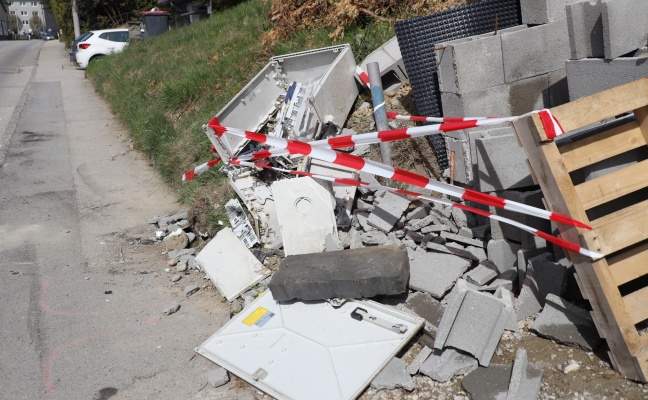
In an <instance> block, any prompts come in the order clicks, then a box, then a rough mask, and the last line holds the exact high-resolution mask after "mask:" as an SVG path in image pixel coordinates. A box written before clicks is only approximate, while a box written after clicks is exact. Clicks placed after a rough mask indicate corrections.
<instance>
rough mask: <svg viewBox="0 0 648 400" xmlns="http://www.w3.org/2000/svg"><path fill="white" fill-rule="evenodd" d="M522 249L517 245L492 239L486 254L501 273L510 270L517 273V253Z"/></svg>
mask: <svg viewBox="0 0 648 400" xmlns="http://www.w3.org/2000/svg"><path fill="white" fill-rule="evenodd" d="M521 248H522V246H520V245H519V244H517V243H512V242H509V241H507V240H504V239H500V240H495V239H492V240H490V241H489V242H488V246H487V249H486V253H488V259H489V260H491V261H492V262H493V263H494V264H495V265H496V266H497V270H498V271H499V272H500V273H502V272H504V271H508V270H515V271H516V273H517V252H518V250H520V249H521Z"/></svg>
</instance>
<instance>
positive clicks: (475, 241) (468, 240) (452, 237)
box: [439, 231, 484, 247]
mask: <svg viewBox="0 0 648 400" xmlns="http://www.w3.org/2000/svg"><path fill="white" fill-rule="evenodd" d="M439 235H440V236H441V237H442V238H444V239H446V240H448V241H453V242H458V243H462V244H465V245H470V246H475V247H484V242H483V241H481V240H479V239H472V238H469V237H465V236H461V235H455V234H454V233H450V232H443V231H442V232H441V233H440V234H439Z"/></svg>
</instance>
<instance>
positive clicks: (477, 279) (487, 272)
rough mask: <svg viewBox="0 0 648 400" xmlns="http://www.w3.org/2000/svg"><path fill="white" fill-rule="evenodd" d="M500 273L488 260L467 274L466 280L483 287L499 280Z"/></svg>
mask: <svg viewBox="0 0 648 400" xmlns="http://www.w3.org/2000/svg"><path fill="white" fill-rule="evenodd" d="M497 275H499V272H498V271H497V267H496V266H495V264H493V263H492V262H490V261H488V260H486V261H484V262H482V263H480V264H479V265H478V266H477V267H476V268H475V269H473V270H471V271H470V272H468V273H467V274H466V276H465V277H466V280H468V282H470V283H472V284H473V285H477V286H482V285H485V284H487V283H488V282H491V281H492V280H494V279H495V278H497Z"/></svg>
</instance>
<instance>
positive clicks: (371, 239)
mask: <svg viewBox="0 0 648 400" xmlns="http://www.w3.org/2000/svg"><path fill="white" fill-rule="evenodd" d="M360 237H361V238H362V243H364V244H366V245H370V246H371V245H381V244H385V243H387V235H385V234H384V233H383V232H381V231H377V230H372V231H369V232H364V233H362V234H361V235H360Z"/></svg>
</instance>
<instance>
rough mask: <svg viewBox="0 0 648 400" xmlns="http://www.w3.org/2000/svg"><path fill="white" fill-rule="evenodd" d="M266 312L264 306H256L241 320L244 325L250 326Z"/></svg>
mask: <svg viewBox="0 0 648 400" xmlns="http://www.w3.org/2000/svg"><path fill="white" fill-rule="evenodd" d="M267 312H268V310H267V309H266V308H263V307H257V309H256V310H254V311H252V313H251V314H250V315H248V316H247V318H245V319H244V320H243V323H244V324H245V325H247V326H252V325H254V324H255V323H256V322H257V321H258V320H260V319H261V317H263V316H264V315H265V313H267Z"/></svg>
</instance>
